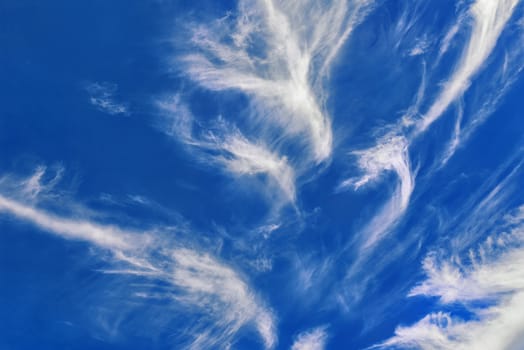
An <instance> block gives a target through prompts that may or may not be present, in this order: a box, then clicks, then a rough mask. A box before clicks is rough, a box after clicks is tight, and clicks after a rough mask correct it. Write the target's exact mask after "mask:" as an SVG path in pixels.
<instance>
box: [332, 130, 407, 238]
mask: <svg viewBox="0 0 524 350" xmlns="http://www.w3.org/2000/svg"><path fill="white" fill-rule="evenodd" d="M353 154H354V155H356V156H357V157H358V164H359V167H360V168H361V169H362V170H363V173H364V174H363V176H362V177H360V178H351V179H348V180H346V181H344V182H343V183H342V184H341V187H342V188H344V187H348V186H352V187H353V188H354V189H356V190H358V189H359V188H360V187H362V186H364V185H367V184H370V183H373V182H376V181H378V180H379V179H380V178H381V177H382V176H383V175H384V174H385V173H387V172H394V173H395V174H396V175H397V178H398V180H397V185H396V187H395V190H394V191H393V194H392V195H391V197H390V199H389V200H388V201H387V202H386V204H384V206H383V207H382V208H381V209H380V210H379V212H378V213H377V214H376V215H375V216H374V217H373V219H372V220H371V221H370V222H369V223H368V224H367V225H366V227H365V228H364V229H363V236H364V239H365V243H364V247H370V246H372V245H374V244H375V243H376V242H377V241H379V240H380V239H381V238H382V237H383V235H384V234H385V233H387V231H388V230H389V229H391V226H392V225H393V224H394V223H395V222H396V221H397V220H398V219H399V218H400V217H401V216H402V214H403V213H404V211H405V210H406V209H407V207H408V204H409V200H410V198H411V194H412V193H413V189H414V186H415V178H414V175H413V174H412V171H411V165H410V161H409V154H408V144H407V140H406V139H405V138H404V137H400V136H390V135H388V136H386V137H384V138H383V139H381V140H380V141H379V142H378V143H377V145H376V146H375V147H373V148H369V149H366V150H362V151H354V152H353Z"/></svg>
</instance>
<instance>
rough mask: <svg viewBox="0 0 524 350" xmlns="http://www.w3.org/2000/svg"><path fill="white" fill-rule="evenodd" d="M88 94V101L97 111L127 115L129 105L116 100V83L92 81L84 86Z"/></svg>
mask: <svg viewBox="0 0 524 350" xmlns="http://www.w3.org/2000/svg"><path fill="white" fill-rule="evenodd" d="M85 89H86V91H87V93H88V94H89V102H90V103H91V104H92V105H93V106H95V107H96V108H97V109H98V110H99V111H101V112H104V113H107V114H110V115H119V114H120V115H127V114H129V106H128V105H127V104H126V103H123V102H120V101H118V99H117V97H116V93H117V89H118V87H117V85H116V84H112V83H108V82H94V83H90V84H87V86H86V87H85Z"/></svg>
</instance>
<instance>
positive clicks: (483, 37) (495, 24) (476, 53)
mask: <svg viewBox="0 0 524 350" xmlns="http://www.w3.org/2000/svg"><path fill="white" fill-rule="evenodd" d="M518 3H519V0H476V1H475V2H474V3H473V4H472V5H471V8H470V14H471V17H472V18H473V27H472V30H471V34H470V36H469V40H468V42H467V44H466V47H465V50H464V52H463V53H462V57H461V58H460V61H459V64H458V66H457V68H456V70H455V72H454V73H453V74H452V76H451V78H450V79H449V80H448V81H447V82H446V83H445V84H444V88H443V89H442V91H441V92H440V94H439V96H438V97H437V99H436V100H435V101H434V102H433V104H432V105H431V107H430V108H429V110H428V111H427V113H426V114H425V115H424V117H423V118H422V119H421V120H420V121H419V123H418V125H417V133H421V132H424V131H425V130H426V129H427V128H428V127H429V126H430V125H431V124H433V122H435V121H436V120H437V119H438V118H439V117H440V116H441V115H442V114H443V113H444V112H445V111H446V109H447V108H448V107H449V105H450V104H451V103H452V102H453V101H455V100H456V99H457V98H458V97H460V96H461V95H462V94H463V93H464V92H465V91H466V90H467V89H468V87H469V85H470V84H471V79H472V78H473V76H474V75H475V74H476V73H477V72H478V71H479V70H480V69H481V68H482V65H483V64H484V62H485V61H486V59H487V58H488V57H489V56H490V54H491V52H492V51H493V49H494V48H495V45H496V43H497V40H498V38H499V36H500V34H501V33H502V30H503V29H504V27H505V25H506V23H507V22H508V20H509V19H510V18H511V16H512V14H513V11H514V9H515V7H516V5H517V4H518Z"/></svg>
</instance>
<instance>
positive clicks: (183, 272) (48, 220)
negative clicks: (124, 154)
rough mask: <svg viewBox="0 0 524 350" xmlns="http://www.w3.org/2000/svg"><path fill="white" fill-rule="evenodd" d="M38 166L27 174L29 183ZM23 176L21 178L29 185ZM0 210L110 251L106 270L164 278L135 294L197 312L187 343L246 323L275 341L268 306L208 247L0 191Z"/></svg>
mask: <svg viewBox="0 0 524 350" xmlns="http://www.w3.org/2000/svg"><path fill="white" fill-rule="evenodd" d="M39 171H40V170H39V169H37V173H36V175H34V176H32V177H31V178H30V179H33V180H32V181H30V183H31V186H33V187H34V186H35V181H38V180H35V178H36V179H37V178H38V174H39ZM35 176H36V177H35ZM40 176H41V175H40ZM27 182H28V181H22V184H25V185H26V186H27ZM0 214H4V215H10V216H13V217H15V218H17V219H19V220H20V221H22V222H26V223H29V224H32V225H34V226H36V227H38V228H40V229H42V230H43V231H47V232H49V233H52V234H55V235H57V236H60V237H62V238H65V239H72V240H78V241H83V242H86V243H89V244H91V245H93V246H95V247H98V248H101V249H103V250H105V251H108V252H110V253H111V256H112V258H113V261H112V263H114V265H115V269H114V270H107V271H105V272H106V273H113V274H114V273H117V274H129V275H134V276H142V277H144V278H147V279H150V280H151V281H152V282H159V283H160V284H167V285H168V286H169V287H168V288H167V290H166V292H165V293H161V294H160V295H151V296H150V295H148V293H137V294H139V295H140V297H141V298H149V297H152V298H162V299H165V300H168V301H169V300H170V299H172V300H173V301H174V306H173V307H174V308H175V309H176V308H184V310H185V312H188V317H189V316H190V315H191V313H195V314H197V315H199V317H198V320H199V321H198V322H197V323H196V324H195V325H194V327H195V328H189V329H187V331H186V332H185V333H186V336H188V337H189V338H190V340H189V343H188V348H191V349H209V348H215V347H217V346H222V345H223V344H228V343H231V342H233V340H234V338H235V336H236V333H237V332H238V331H239V330H240V329H242V328H243V327H250V326H252V327H254V328H255V329H256V331H257V333H258V334H259V336H260V338H261V339H262V341H263V343H264V346H265V348H266V349H271V348H273V347H274V345H275V344H276V341H277V340H276V339H277V337H276V332H275V319H274V316H273V314H272V312H271V311H270V310H269V309H268V308H267V307H266V306H264V304H263V303H262V302H261V301H260V300H259V298H258V297H257V296H256V295H255V293H254V292H253V291H252V289H251V288H250V286H249V285H248V284H247V282H246V281H244V279H243V278H242V277H241V276H240V274H239V273H237V272H236V271H235V270H234V269H233V268H231V267H230V266H227V265H225V264H224V263H222V262H220V261H219V260H218V259H217V258H214V257H212V256H211V255H209V254H207V253H204V252H201V251H198V250H196V249H195V248H194V247H185V246H183V245H182V244H180V243H177V242H175V243H173V242H171V241H170V240H168V239H167V238H165V237H163V236H162V235H161V234H156V235H155V234H153V232H149V233H148V232H139V231H132V230H127V229H123V228H120V227H118V226H116V225H107V224H101V223H97V222H95V221H92V220H89V219H78V218H76V217H72V218H69V217H63V216H58V215H54V214H51V213H49V212H47V211H45V210H42V209H39V208H36V207H34V206H32V205H29V204H26V203H24V202H23V201H20V200H16V199H12V198H8V197H5V196H4V195H1V194H0ZM157 294H158V293H157Z"/></svg>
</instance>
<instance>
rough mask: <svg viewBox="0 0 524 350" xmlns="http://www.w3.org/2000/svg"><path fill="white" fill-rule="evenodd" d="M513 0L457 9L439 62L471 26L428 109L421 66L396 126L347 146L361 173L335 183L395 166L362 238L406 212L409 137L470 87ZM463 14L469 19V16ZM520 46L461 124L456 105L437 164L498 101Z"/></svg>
mask: <svg viewBox="0 0 524 350" xmlns="http://www.w3.org/2000/svg"><path fill="white" fill-rule="evenodd" d="M518 3H519V0H496V1H487V0H477V1H475V2H473V3H472V4H471V5H470V7H469V11H467V12H466V13H463V14H460V15H459V19H458V21H457V24H456V25H454V26H452V28H451V29H450V30H449V31H448V33H447V34H446V35H445V36H444V38H443V39H442V43H441V47H440V54H439V56H438V58H437V63H438V62H440V57H441V56H442V55H444V54H445V52H446V51H447V50H448V48H449V45H450V42H451V41H452V40H453V38H455V37H456V35H457V33H458V32H459V31H460V30H462V28H463V27H465V26H468V25H469V24H470V23H471V32H470V34H469V37H468V39H467V42H466V44H465V46H464V49H463V52H462V55H461V56H460V58H459V60H458V62H457V65H456V68H455V69H454V70H453V72H452V73H451V76H450V77H449V78H448V79H447V80H446V81H445V83H444V84H443V87H442V89H441V91H440V92H439V94H438V95H437V97H436V98H435V100H434V101H432V102H430V105H429V106H430V107H429V109H428V111H427V112H426V113H423V114H421V113H420V108H421V106H422V105H423V104H424V103H425V99H426V94H425V90H426V89H427V86H428V81H427V77H426V73H425V72H424V74H423V75H422V82H421V84H420V88H419V90H418V92H417V95H416V96H415V98H414V103H413V105H412V106H411V107H410V108H408V110H407V112H406V113H404V115H403V116H402V118H401V120H399V121H398V123H397V124H396V125H395V126H390V127H389V129H390V130H392V131H390V132H388V133H387V134H386V136H380V137H378V138H377V140H376V142H375V144H374V146H372V147H370V148H368V149H363V150H358V151H353V152H351V155H353V156H356V157H357V163H358V165H359V168H360V169H361V170H362V171H363V172H364V174H363V175H362V176H361V177H360V179H358V178H355V177H352V178H350V179H347V180H344V181H343V182H342V183H341V185H340V188H348V187H353V188H354V189H355V190H357V189H358V188H359V187H360V186H361V185H362V184H365V183H368V182H369V181H370V180H371V179H373V180H375V179H378V178H380V177H379V176H378V175H381V174H385V173H387V172H391V171H393V172H395V173H396V174H397V176H398V179H399V180H398V181H399V182H398V185H397V189H396V190H395V191H394V192H393V193H392V195H391V197H390V199H389V200H388V201H387V202H386V204H385V205H384V206H383V207H382V209H379V211H378V212H377V214H376V215H375V216H374V217H373V218H372V219H371V222H370V224H368V225H367V226H366V228H365V229H364V232H365V235H366V236H369V237H370V238H369V239H368V240H367V242H375V241H376V240H377V239H376V238H377V237H384V234H385V233H386V232H387V231H388V230H390V229H392V228H393V227H394V224H395V222H397V221H398V219H399V218H400V217H401V216H402V215H403V214H404V213H405V211H406V208H407V206H408V204H409V201H410V198H411V194H412V191H413V190H414V188H415V185H416V184H415V174H414V173H413V169H412V167H411V161H410V159H409V149H410V147H411V145H412V143H413V142H414V141H415V140H416V139H417V138H419V137H421V135H422V134H423V133H424V131H426V130H427V129H428V128H429V127H430V126H431V125H432V124H433V122H435V121H436V120H437V119H438V118H440V117H441V116H442V115H443V113H444V112H445V111H446V110H447V109H448V108H449V106H450V105H451V104H452V103H454V102H455V101H457V100H459V99H460V98H461V97H462V96H463V95H464V93H465V92H466V91H467V89H468V88H469V87H470V85H471V81H472V79H473V78H474V77H475V76H476V74H478V73H479V71H480V70H481V69H482V67H483V66H484V64H485V62H486V61H487V59H488V58H489V57H490V55H491V53H492V51H493V50H494V48H495V46H496V44H497V41H498V39H499V37H500V36H501V34H502V32H503V29H504V28H505V26H506V24H507V23H508V21H509V20H510V18H511V17H512V15H513V12H514V10H515V8H516V6H517V4H518ZM468 18H470V19H471V21H468V20H467V19H468ZM519 40H520V38H519ZM521 47H522V45H521V44H520V41H519V45H515V47H513V49H512V50H511V51H510V53H509V54H508V56H507V57H508V58H509V59H507V60H505V61H506V64H504V65H503V66H502V67H500V70H498V71H496V72H495V73H496V77H497V79H495V80H496V81H498V80H500V84H495V86H493V89H490V93H488V94H487V96H486V98H485V103H483V104H482V105H481V106H480V107H479V108H478V113H477V117H475V118H473V119H472V120H470V121H469V122H468V123H467V125H466V126H465V127H464V126H463V109H464V106H463V104H461V105H459V112H458V118H457V121H456V123H455V126H454V130H453V135H452V139H451V141H449V142H448V143H446V144H445V148H446V149H445V151H444V153H443V155H442V157H441V158H440V159H439V161H440V165H439V166H443V165H445V163H446V162H447V161H448V160H449V159H450V158H451V157H452V155H453V154H454V153H455V151H456V150H457V149H458V148H459V147H460V145H461V143H462V142H463V141H464V139H467V137H468V136H470V134H471V133H472V132H473V131H474V130H475V128H476V127H477V126H478V125H479V124H481V123H482V121H483V120H485V119H486V117H487V116H488V115H489V114H491V113H492V112H493V110H494V108H495V106H496V104H497V103H498V101H500V99H501V98H502V96H503V95H504V93H505V92H506V91H507V90H508V87H509V86H511V83H512V82H513V81H514V80H515V78H516V76H517V75H518V73H520V71H521V70H522V63H521V60H519V58H521V57H522V53H523V50H522V49H521ZM424 67H425V66H424ZM433 68H434V67H433ZM502 77H505V78H502ZM499 78H500V79H499ZM492 91H494V92H492ZM463 129H464V130H463ZM390 140H403V142H402V145H401V146H400V147H399V146H398V145H399V142H391V141H390ZM370 228H371V230H370ZM365 246H368V244H365Z"/></svg>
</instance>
